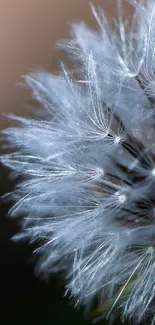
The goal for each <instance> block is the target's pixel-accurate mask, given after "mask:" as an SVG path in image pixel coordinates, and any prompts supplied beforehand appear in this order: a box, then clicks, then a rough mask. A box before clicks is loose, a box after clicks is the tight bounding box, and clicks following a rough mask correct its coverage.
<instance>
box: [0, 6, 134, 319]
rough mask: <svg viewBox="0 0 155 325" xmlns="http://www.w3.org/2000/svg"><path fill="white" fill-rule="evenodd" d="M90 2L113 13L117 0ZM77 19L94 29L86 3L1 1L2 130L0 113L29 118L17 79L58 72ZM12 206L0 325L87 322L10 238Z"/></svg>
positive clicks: (3, 240) (5, 236)
mask: <svg viewBox="0 0 155 325" xmlns="http://www.w3.org/2000/svg"><path fill="white" fill-rule="evenodd" d="M92 3H93V4H94V5H101V6H102V7H103V8H104V9H105V10H106V11H107V12H108V13H109V14H110V15H116V0H93V1H92ZM122 3H123V7H124V9H125V13H126V15H131V14H132V10H131V8H130V7H129V5H128V4H127V3H126V1H125V0H122ZM81 20H85V21H86V22H87V23H88V24H90V26H94V27H96V22H95V21H94V18H93V17H92V14H91V10H90V6H89V0H77V1H76V0H0V129H3V128H5V127H7V126H8V121H7V119H6V118H4V117H3V116H2V113H8V112H13V113H16V114H19V115H27V114H28V110H27V103H28V102H29V100H30V96H31V95H30V93H28V92H27V91H26V90H24V89H21V88H19V87H17V83H19V82H20V81H21V76H22V75H23V74H26V73H28V72H29V71H31V69H39V68H45V69H48V70H51V71H53V72H57V71H58V70H59V58H61V59H63V53H61V52H57V51H56V49H55V48H56V42H57V41H58V40H59V39H64V38H68V37H69V30H70V24H71V23H72V22H77V21H81ZM1 151H2V148H1ZM14 185H15V184H14V182H13V181H12V180H11V179H10V177H9V171H8V170H7V169H5V168H4V167H2V166H1V168H0V188H1V195H3V194H5V193H8V192H9V191H11V190H12V189H13V187H14ZM10 207H11V203H6V202H4V201H3V200H1V203H0V324H4V325H5V324H11V325H12V324H23V323H24V324H26V323H29V324H30V325H31V324H54V325H60V324H61V325H64V324H65V323H67V324H74V325H76V324H78V325H82V324H91V322H90V321H89V319H88V317H87V316H86V315H85V313H84V312H83V310H80V311H77V310H76V309H74V307H73V304H72V301H71V300H69V298H68V297H65V298H64V297H63V295H64V287H63V280H62V278H60V276H57V277H53V278H51V279H50V280H48V281H44V280H42V279H40V278H38V277H37V276H36V274H35V271H34V265H35V260H34V258H33V255H32V247H30V246H29V245H28V244H27V243H18V244H15V243H13V242H12V241H11V240H10V238H11V236H12V235H13V234H14V233H16V232H17V231H18V229H19V226H18V224H16V222H15V221H14V220H10V219H9V218H8V216H7V212H8V209H9V208H10ZM101 323H102V324H103V323H104V322H101ZM117 324H118V322H117Z"/></svg>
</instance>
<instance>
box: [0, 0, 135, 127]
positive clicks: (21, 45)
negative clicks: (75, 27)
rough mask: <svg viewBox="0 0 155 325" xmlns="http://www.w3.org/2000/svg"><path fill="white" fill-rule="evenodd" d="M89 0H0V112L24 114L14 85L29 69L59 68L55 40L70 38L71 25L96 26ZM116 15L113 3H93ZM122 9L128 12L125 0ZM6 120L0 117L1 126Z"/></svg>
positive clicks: (107, 0)
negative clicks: (84, 23)
mask: <svg viewBox="0 0 155 325" xmlns="http://www.w3.org/2000/svg"><path fill="white" fill-rule="evenodd" d="M89 2H90V1H89V0H77V1H76V0H0V112H18V113H19V114H23V112H24V101H25V100H26V99H27V94H26V92H25V91H24V90H23V89H21V88H18V87H17V86H16V83H18V82H19V81H20V76H21V75H22V74H25V73H27V72H29V71H30V70H31V69H32V68H39V67H44V68H46V69H47V68H48V67H50V69H51V68H52V69H53V71H55V70H56V69H58V60H57V57H59V52H56V51H55V45H56V42H57V40H59V39H62V38H67V37H68V36H69V24H70V23H71V22H75V21H80V20H85V21H86V22H87V23H89V24H91V25H92V24H93V25H95V21H94V19H93V17H92V13H91V10H90V6H89ZM92 3H93V4H94V5H101V6H103V7H104V9H105V10H106V11H108V12H109V13H110V14H112V15H114V14H115V13H116V0H92ZM122 3H123V5H124V8H125V9H126V10H128V11H130V12H131V8H130V7H129V6H128V4H127V3H126V1H125V0H122ZM5 125H6V120H5V119H4V118H2V117H1V118H0V127H1V128H2V127H4V126H5Z"/></svg>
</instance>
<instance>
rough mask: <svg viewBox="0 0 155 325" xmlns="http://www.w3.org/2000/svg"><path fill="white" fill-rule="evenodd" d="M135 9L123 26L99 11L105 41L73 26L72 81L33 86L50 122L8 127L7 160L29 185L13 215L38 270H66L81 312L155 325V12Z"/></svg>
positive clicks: (144, 4)
mask: <svg viewBox="0 0 155 325" xmlns="http://www.w3.org/2000/svg"><path fill="white" fill-rule="evenodd" d="M130 3H131V4H132V5H133V6H134V12H135V13H134V16H133V21H132V22H130V24H127V20H126V21H124V20H123V15H122V8H121V3H120V1H118V10H119V17H118V22H117V23H116V21H114V23H113V24H110V23H109V22H108V19H107V18H106V15H105V13H104V11H103V10H102V9H101V8H98V9H96V8H94V7H93V5H91V8H92V12H93V15H94V17H95V19H96V21H97V23H98V26H99V30H97V31H94V30H91V29H90V28H88V27H87V26H86V25H85V24H84V23H80V24H74V25H73V26H72V40H69V41H64V42H62V44H61V46H62V47H63V48H64V49H65V50H66V51H67V52H68V55H69V57H70V59H71V61H72V63H73V69H72V71H70V70H69V69H67V68H66V67H65V65H64V64H63V63H62V64H61V73H60V75H59V76H53V75H52V74H50V73H48V72H41V71H36V72H33V73H31V74H30V75H28V76H25V77H24V80H25V82H26V84H27V86H28V87H30V88H31V89H32V93H33V98H34V99H35V100H37V101H38V102H39V103H40V104H41V106H42V107H43V108H44V117H45V118H44V119H41V118H38V119H26V118H20V117H15V116H13V115H12V116H10V118H12V119H13V120H15V121H16V123H17V126H15V127H10V128H8V129H6V130H4V131H3V134H4V135H5V138H6V141H7V143H8V148H13V149H14V152H12V153H7V154H6V155H3V156H2V157H1V161H2V162H3V163H4V165H6V166H8V167H9V168H10V169H11V170H12V173H13V175H16V176H17V177H18V176H20V175H23V176H24V177H23V180H22V181H21V182H20V183H19V184H18V185H17V187H16V188H15V190H14V192H13V193H12V197H13V199H14V200H15V204H14V206H13V207H12V209H11V211H10V215H12V216H20V215H23V216H24V219H23V227H22V230H21V233H20V234H19V235H17V236H16V238H22V237H23V238H25V237H28V238H29V240H30V241H32V242H36V243H37V249H36V252H37V253H40V254H41V256H42V257H41V259H40V264H39V270H41V271H43V272H44V273H46V274H47V273H51V272H53V271H55V270H56V271H59V270H61V269H62V270H64V271H65V274H66V282H67V285H66V292H68V291H69V292H70V293H71V295H72V296H73V297H74V298H75V299H76V303H77V304H81V303H82V304H85V305H87V306H90V305H91V304H92V303H93V301H94V299H96V297H99V303H100V304H103V307H105V305H106V303H107V302H108V303H107V304H108V306H109V308H108V310H106V315H107V317H109V318H110V317H111V316H114V314H115V313H116V310H120V311H121V310H122V318H123V319H125V318H128V319H130V320H132V319H133V320H134V321H135V323H140V322H141V321H143V320H145V319H147V317H148V316H150V315H152V323H151V324H154V323H155V316H154V314H155V313H154V311H155V307H154V301H155V276H154V274H155V193H154V186H155V177H154V176H155V145H154V141H155V2H154V0H146V1H136V0H131V1H130ZM12 151H13V150H12ZM104 304H105V305H104ZM103 310H104V308H103Z"/></svg>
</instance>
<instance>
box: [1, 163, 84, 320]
mask: <svg viewBox="0 0 155 325" xmlns="http://www.w3.org/2000/svg"><path fill="white" fill-rule="evenodd" d="M13 186H14V184H13V182H11V181H9V172H8V170H7V169H5V168H3V167H2V166H1V169H0V187H1V195H4V194H5V193H8V192H10V191H11V190H12V189H13ZM10 206H11V203H7V202H4V201H3V200H1V205H0V212H1V218H0V324H3V325H5V324H6V325H9V324H11V325H12V324H23V323H24V324H26V323H29V324H55V325H63V324H74V325H76V324H77V325H82V324H90V322H88V320H87V319H86V317H85V315H84V312H83V310H82V311H77V310H76V309H75V308H74V306H73V303H72V302H71V301H70V300H69V299H68V298H67V297H64V287H63V283H62V280H60V279H59V277H57V278H51V279H50V280H48V282H47V281H44V280H43V279H40V278H39V277H37V276H36V274H35V271H34V269H35V261H34V260H33V253H32V247H30V246H29V245H28V243H23V242H18V243H14V242H13V241H12V240H11V239H10V238H11V237H12V235H13V234H15V233H16V232H17V231H18V230H19V226H18V224H17V222H16V220H13V219H11V218H9V217H8V216H7V212H8V210H9V208H10Z"/></svg>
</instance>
